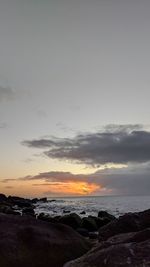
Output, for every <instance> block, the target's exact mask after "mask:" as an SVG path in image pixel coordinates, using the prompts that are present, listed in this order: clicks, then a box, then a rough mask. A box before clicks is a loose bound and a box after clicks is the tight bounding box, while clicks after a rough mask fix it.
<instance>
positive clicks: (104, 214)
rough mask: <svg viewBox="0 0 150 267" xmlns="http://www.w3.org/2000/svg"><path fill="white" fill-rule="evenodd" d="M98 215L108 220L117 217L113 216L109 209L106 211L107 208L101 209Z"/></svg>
mask: <svg viewBox="0 0 150 267" xmlns="http://www.w3.org/2000/svg"><path fill="white" fill-rule="evenodd" d="M98 217H99V218H102V219H103V218H107V219H108V220H109V222H110V221H112V220H114V219H116V218H115V216H113V215H112V214H110V213H108V212H107V211H105V210H101V211H99V213H98Z"/></svg>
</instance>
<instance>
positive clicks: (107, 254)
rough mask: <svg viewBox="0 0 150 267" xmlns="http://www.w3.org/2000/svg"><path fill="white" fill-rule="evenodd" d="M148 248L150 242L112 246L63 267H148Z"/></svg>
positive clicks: (149, 264)
mask: <svg viewBox="0 0 150 267" xmlns="http://www.w3.org/2000/svg"><path fill="white" fill-rule="evenodd" d="M149 248H150V240H147V241H145V242H141V243H125V244H118V245H112V246H110V247H108V248H106V249H102V250H99V249H98V248H97V249H95V251H94V250H91V251H90V252H88V253H87V254H85V255H84V256H82V257H81V258H79V259H77V260H74V261H72V262H70V263H67V264H65V265H64V267H87V266H88V267H93V266H94V267H127V266H128V267H142V266H144V267H149V266H150V254H149Z"/></svg>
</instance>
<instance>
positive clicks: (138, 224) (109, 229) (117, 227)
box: [99, 210, 150, 241]
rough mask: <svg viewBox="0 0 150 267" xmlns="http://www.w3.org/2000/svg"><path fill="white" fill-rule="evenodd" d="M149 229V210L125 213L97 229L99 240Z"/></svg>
mask: <svg viewBox="0 0 150 267" xmlns="http://www.w3.org/2000/svg"><path fill="white" fill-rule="evenodd" d="M148 227H150V210H146V211H143V212H135V213H127V214H125V215H123V216H120V217H119V218H118V219H115V220H113V221H112V222H110V223H109V224H107V225H105V226H104V227H102V228H100V229H99V240H100V241H102V240H107V239H108V238H109V237H111V236H114V235H117V234H120V233H129V232H137V231H140V230H143V229H145V228H148Z"/></svg>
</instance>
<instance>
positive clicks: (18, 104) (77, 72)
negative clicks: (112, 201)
mask: <svg viewBox="0 0 150 267" xmlns="http://www.w3.org/2000/svg"><path fill="white" fill-rule="evenodd" d="M149 13H150V1H149V0H143V1H141V0H126V1H123V0H92V1H91V0H55V1H54V0H42V1H40V0H0V37H1V38H0V39H1V42H0V62H1V64H0V137H1V138H0V148H1V153H0V191H1V192H2V193H5V194H6V195H19V196H25V197H35V196H49V197H51V196H52V197H55V196H82V195H83V196H85V195H116V194H117V195H132V194H137V195H146V194H149V189H150V174H149V173H150V172H149V170H150V122H149V114H150V105H149V99H150V88H149V86H150V75H149V71H150V53H149V47H150V16H149Z"/></svg>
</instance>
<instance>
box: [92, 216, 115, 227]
mask: <svg viewBox="0 0 150 267" xmlns="http://www.w3.org/2000/svg"><path fill="white" fill-rule="evenodd" d="M88 217H89V218H92V219H93V220H94V221H95V223H96V225H97V229H99V228H100V227H102V226H104V225H106V224H107V223H109V222H110V220H109V219H107V218H99V217H95V216H91V215H90V216H88Z"/></svg>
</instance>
